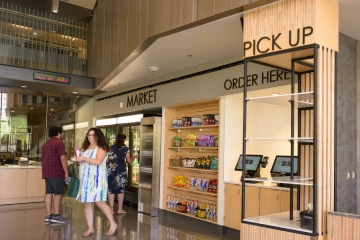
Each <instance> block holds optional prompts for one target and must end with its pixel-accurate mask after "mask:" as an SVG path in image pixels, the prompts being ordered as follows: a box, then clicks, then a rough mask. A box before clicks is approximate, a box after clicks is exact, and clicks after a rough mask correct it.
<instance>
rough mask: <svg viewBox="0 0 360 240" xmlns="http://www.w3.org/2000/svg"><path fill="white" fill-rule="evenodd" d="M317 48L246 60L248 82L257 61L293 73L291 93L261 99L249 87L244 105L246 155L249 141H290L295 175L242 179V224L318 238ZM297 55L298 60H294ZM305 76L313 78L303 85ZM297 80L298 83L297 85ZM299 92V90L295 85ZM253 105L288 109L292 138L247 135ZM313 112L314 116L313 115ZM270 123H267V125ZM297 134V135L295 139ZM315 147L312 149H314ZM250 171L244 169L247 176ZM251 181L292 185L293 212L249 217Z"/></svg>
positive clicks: (291, 210)
mask: <svg viewBox="0 0 360 240" xmlns="http://www.w3.org/2000/svg"><path fill="white" fill-rule="evenodd" d="M317 51H318V46H317V45H311V46H306V47H301V48H298V49H293V50H291V51H282V52H278V53H271V54H267V55H262V56H255V57H250V58H247V59H245V60H244V76H245V77H244V78H245V82H246V81H247V75H248V74H247V70H248V64H249V63H251V62H253V63H256V64H266V65H267V66H270V65H271V66H273V67H274V68H278V67H281V69H282V70H284V68H285V69H288V71H290V72H291V92H290V93H288V94H282V95H276V96H261V97H254V98H250V97H247V94H248V92H247V86H246V84H245V86H244V96H243V97H244V105H243V155H244V156H246V152H247V150H246V147H247V143H248V141H288V142H289V143H290V144H289V152H290V154H289V155H290V156H291V167H290V169H291V174H290V176H279V177H273V178H244V179H243V180H242V183H243V184H242V216H241V218H242V222H243V223H247V224H254V225H258V226H264V227H268V228H274V229H282V230H290V231H292V232H295V233H299V234H304V235H311V236H317V235H318V233H317V225H316V224H317V178H316V176H317V152H316V150H317V149H316V146H317V144H316V141H317V139H316V136H317V128H316V126H317V124H316V123H317V116H316V104H317V97H316V90H317V89H316V86H317V82H316V76H317V74H316V73H317V72H316V70H317V69H316V64H314V63H316V62H317V54H316V53H317ZM294 56H296V57H294ZM303 75H306V76H310V77H306V78H307V83H306V84H304V83H303V82H302V79H303ZM295 77H297V79H298V82H296V79H295ZM296 84H298V89H297V91H295V86H296ZM249 102H258V103H263V104H274V105H279V106H287V107H288V108H289V113H290V114H291V123H290V124H291V129H290V132H289V133H288V136H284V137H281V138H278V137H275V138H274V137H271V136H264V137H252V136H247V131H246V130H247V111H248V107H249V106H248V103H249ZM295 111H297V114H298V119H297V120H298V122H297V127H298V129H297V130H295V124H296V123H295V121H296V119H295ZM304 112H307V113H308V114H307V118H306V121H303V122H301V121H300V119H301V118H302V114H303V113H304ZM309 112H311V113H312V114H309ZM264 124H266V122H264ZM295 134H297V136H295ZM295 144H297V148H298V153H296V152H295ZM304 145H305V146H308V149H306V154H304V152H303V151H302V149H303V148H302V146H304ZM310 148H311V150H310ZM297 155H298V156H299V161H298V166H297V167H298V169H299V176H295V174H294V156H297ZM242 164H243V166H245V157H244V158H243V163H242ZM245 171H246V169H245V168H243V175H245ZM247 181H255V182H271V183H281V184H287V185H289V186H290V211H288V212H282V213H277V214H270V215H264V216H257V217H252V218H246V217H245V211H246V202H245V199H246V188H245V183H246V182H247ZM294 188H296V189H297V192H298V193H299V194H297V195H298V201H297V203H298V204H297V206H294V204H293V198H294ZM307 203H312V204H313V216H312V221H311V223H310V225H311V226H310V225H309V226H307V227H306V228H305V227H304V226H302V227H301V225H300V221H299V220H300V219H299V218H300V217H299V212H300V211H303V210H306V208H307Z"/></svg>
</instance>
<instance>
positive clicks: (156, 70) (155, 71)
mask: <svg viewBox="0 0 360 240" xmlns="http://www.w3.org/2000/svg"><path fill="white" fill-rule="evenodd" d="M159 69H160V68H158V67H149V70H150V71H151V72H153V73H157V72H158V71H159Z"/></svg>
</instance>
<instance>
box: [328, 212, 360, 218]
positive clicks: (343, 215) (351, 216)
mask: <svg viewBox="0 0 360 240" xmlns="http://www.w3.org/2000/svg"><path fill="white" fill-rule="evenodd" d="M328 214H329V215H333V216H339V217H348V218H356V219H360V215H358V214H353V213H344V212H328Z"/></svg>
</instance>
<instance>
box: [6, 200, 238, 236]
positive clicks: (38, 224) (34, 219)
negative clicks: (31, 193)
mask: <svg viewBox="0 0 360 240" xmlns="http://www.w3.org/2000/svg"><path fill="white" fill-rule="evenodd" d="M124 209H125V211H127V212H128V213H127V214H126V215H115V221H116V222H117V223H118V225H119V228H118V230H117V232H116V234H115V236H111V237H108V236H106V235H105V233H106V231H107V229H108V227H109V223H108V222H107V220H106V218H105V217H104V215H103V214H102V213H101V212H100V210H99V209H97V208H95V217H94V221H95V224H94V226H95V232H96V233H95V234H94V235H92V236H89V237H86V238H83V237H81V234H82V233H83V232H84V231H85V230H86V229H87V225H86V220H85V216H84V212H83V206H82V204H81V203H79V202H78V201H76V200H74V199H73V198H64V199H63V203H62V209H61V214H62V216H63V217H65V218H67V219H69V221H70V222H69V224H51V223H49V224H46V223H45V222H44V217H45V210H44V205H43V203H33V204H19V205H6V206H0V239H1V240H70V239H71V240H75V239H91V240H95V239H99V240H100V239H101V240H102V239H109V240H115V239H124V240H125V239H126V240H138V239H139V240H147V239H161V240H163V239H164V240H165V239H172V240H182V239H183V240H215V239H221V240H230V239H234V238H233V237H229V236H222V237H221V236H220V235H219V234H218V233H215V232H214V228H213V229H212V230H211V229H209V228H204V227H202V226H201V224H200V225H197V224H196V222H195V224H194V221H192V223H189V221H187V219H186V218H185V219H184V218H182V219H178V218H177V217H176V216H175V217H156V218H150V217H148V216H147V215H143V214H138V213H137V210H136V209H134V208H131V207H127V206H125V207H124ZM195 221H198V220H195ZM215 228H216V227H215ZM212 231H213V232H212Z"/></svg>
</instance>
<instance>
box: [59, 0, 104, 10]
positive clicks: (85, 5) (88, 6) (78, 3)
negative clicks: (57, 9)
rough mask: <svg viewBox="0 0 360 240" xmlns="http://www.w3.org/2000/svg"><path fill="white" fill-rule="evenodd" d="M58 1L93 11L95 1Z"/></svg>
mask: <svg viewBox="0 0 360 240" xmlns="http://www.w3.org/2000/svg"><path fill="white" fill-rule="evenodd" d="M60 1H62V2H66V3H69V4H72V5H76V6H79V7H83V8H86V9H90V10H93V9H94V6H95V4H96V1H97V0H60Z"/></svg>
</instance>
